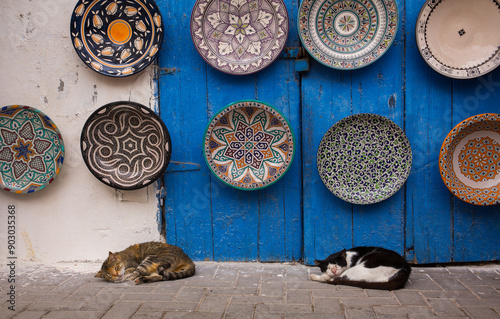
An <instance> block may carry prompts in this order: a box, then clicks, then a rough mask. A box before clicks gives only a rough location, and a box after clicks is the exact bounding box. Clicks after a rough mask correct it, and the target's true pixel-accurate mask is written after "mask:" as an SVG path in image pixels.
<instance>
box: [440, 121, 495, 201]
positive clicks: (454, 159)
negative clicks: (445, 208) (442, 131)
mask: <svg viewBox="0 0 500 319" xmlns="http://www.w3.org/2000/svg"><path fill="white" fill-rule="evenodd" d="M439 170H440V172H441V177H442V178H443V181H444V183H445V184H446V187H448V189H449V190H450V191H451V192H452V193H453V194H454V195H455V196H456V197H458V198H460V199H461V200H463V201H465V202H468V203H471V204H474V205H482V206H488V205H494V204H499V203H500V114H492V113H486V114H480V115H476V116H473V117H470V118H468V119H466V120H464V121H462V122H461V123H459V124H458V125H457V126H455V127H454V128H453V130H451V132H450V133H449V134H448V136H446V139H445V140H444V142H443V145H442V146H441V152H440V154H439Z"/></svg>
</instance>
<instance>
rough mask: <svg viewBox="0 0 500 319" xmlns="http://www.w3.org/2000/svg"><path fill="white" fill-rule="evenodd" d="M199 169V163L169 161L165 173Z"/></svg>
mask: <svg viewBox="0 0 500 319" xmlns="http://www.w3.org/2000/svg"><path fill="white" fill-rule="evenodd" d="M200 169H201V166H200V164H196V163H183V162H174V161H170V163H169V164H168V167H167V171H166V173H176V172H186V171H199V170H200Z"/></svg>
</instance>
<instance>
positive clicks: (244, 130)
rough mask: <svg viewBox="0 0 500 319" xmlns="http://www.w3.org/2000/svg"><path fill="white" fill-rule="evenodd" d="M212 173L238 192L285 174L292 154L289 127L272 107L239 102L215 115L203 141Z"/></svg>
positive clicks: (268, 184)
mask: <svg viewBox="0 0 500 319" xmlns="http://www.w3.org/2000/svg"><path fill="white" fill-rule="evenodd" d="M203 144H204V153H205V160H206V162H207V165H208V167H209V168H210V170H211V171H212V173H213V174H214V175H215V176H217V178H219V179H220V180H221V181H222V182H224V183H226V184H227V185H229V186H231V187H234V188H237V189H241V190H257V189H262V188H265V187H267V186H270V185H272V184H274V183H276V182H277V181H278V180H279V179H280V178H281V177H283V175H284V174H285V173H286V172H287V171H288V169H289V168H290V165H291V163H292V160H293V156H294V153H295V142H294V137H293V132H292V128H291V127H290V125H289V123H288V121H287V120H286V118H285V117H284V116H283V115H282V114H281V113H280V112H278V111H277V110H276V109H274V108H273V107H271V106H269V105H267V104H265V103H262V102H259V101H253V100H247V101H239V102H235V103H232V104H230V105H228V106H227V107H225V108H223V109H222V110H221V111H220V112H219V113H217V114H216V115H215V116H214V117H213V118H212V120H211V121H210V123H209V124H208V126H207V130H206V131H205V136H204V139H203Z"/></svg>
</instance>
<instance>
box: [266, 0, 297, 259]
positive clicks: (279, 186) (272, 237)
mask: <svg viewBox="0 0 500 319" xmlns="http://www.w3.org/2000/svg"><path fill="white" fill-rule="evenodd" d="M285 4H286V6H287V11H288V15H289V19H290V24H289V26H290V33H289V34H290V36H289V37H288V40H287V43H286V47H288V48H295V47H298V45H299V40H298V38H297V37H296V34H297V24H296V22H295V20H296V16H297V5H298V4H297V3H296V2H295V1H289V0H287V1H285ZM299 84H300V82H299V75H298V74H297V73H295V71H294V63H293V60H290V59H282V58H280V59H278V60H276V61H275V62H274V63H273V64H272V65H271V66H270V67H268V68H266V69H265V70H263V71H261V72H259V73H258V74H257V80H256V92H257V95H256V96H257V98H258V99H259V100H261V101H264V102H266V103H269V104H270V105H272V106H273V107H274V108H276V109H277V110H279V111H280V112H281V113H282V114H283V115H284V116H285V117H286V118H287V120H288V121H289V123H290V125H291V127H292V130H293V131H294V137H295V156H294V159H293V163H292V165H291V167H290V169H289V170H288V172H287V173H286V175H285V176H284V177H283V178H282V179H281V180H280V181H279V182H278V183H276V184H274V185H272V186H271V187H269V188H266V189H265V190H264V191H262V192H261V193H260V194H259V247H258V250H259V260H261V261H267V262H271V261H290V260H300V259H301V258H302V246H303V243H302V205H301V204H302V196H301V194H302V174H301V161H302V159H301V125H300V124H301V118H300V87H299Z"/></svg>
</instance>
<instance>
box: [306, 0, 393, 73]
mask: <svg viewBox="0 0 500 319" xmlns="http://www.w3.org/2000/svg"><path fill="white" fill-rule="evenodd" d="M398 16H399V15H398V6H397V4H396V1H395V0H303V1H302V3H301V5H300V8H299V13H298V27H299V36H300V40H301V41H302V44H303V45H304V47H305V48H306V49H307V51H308V52H309V54H310V55H311V56H312V57H313V58H314V59H316V60H317V61H318V62H320V63H322V64H324V65H326V66H328V67H331V68H334V69H340V70H346V69H350V70H352V69H358V68H362V67H364V66H367V65H369V64H371V63H373V62H375V61H376V60H377V59H379V58H380V57H381V56H382V55H383V54H384V53H385V52H386V51H387V50H388V49H389V48H390V47H391V44H392V42H393V41H394V38H395V37H396V33H397V30H398Z"/></svg>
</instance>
